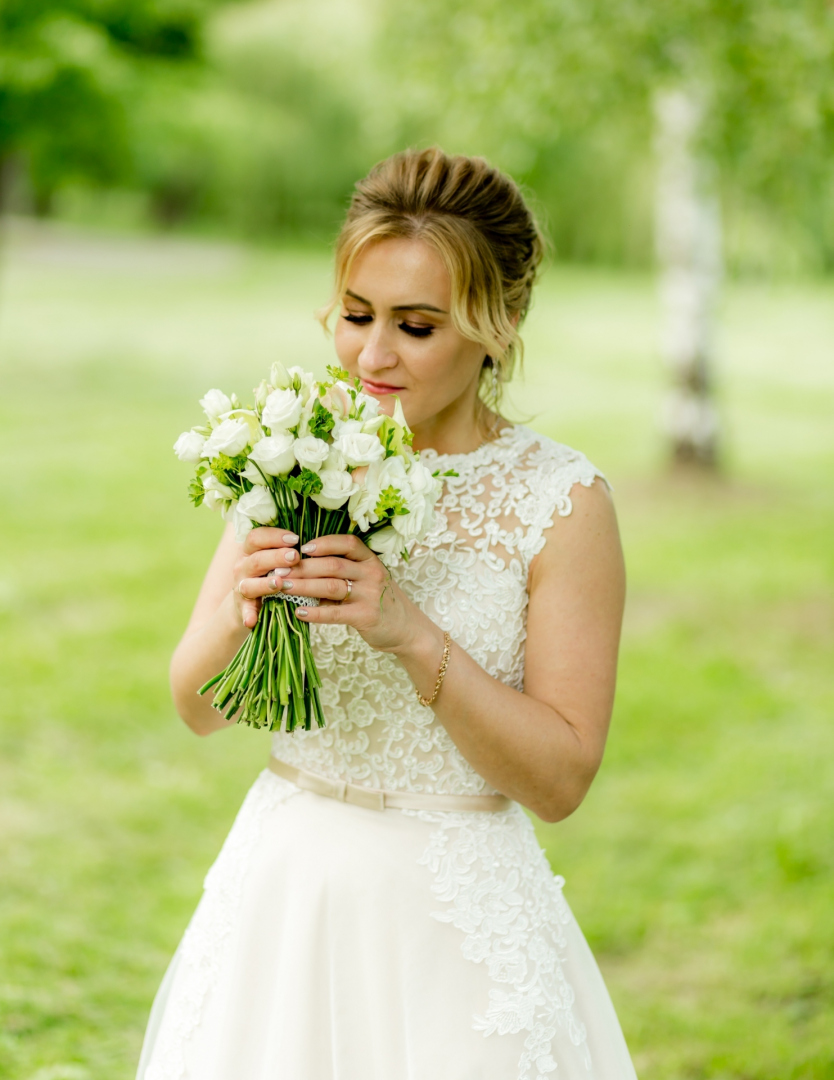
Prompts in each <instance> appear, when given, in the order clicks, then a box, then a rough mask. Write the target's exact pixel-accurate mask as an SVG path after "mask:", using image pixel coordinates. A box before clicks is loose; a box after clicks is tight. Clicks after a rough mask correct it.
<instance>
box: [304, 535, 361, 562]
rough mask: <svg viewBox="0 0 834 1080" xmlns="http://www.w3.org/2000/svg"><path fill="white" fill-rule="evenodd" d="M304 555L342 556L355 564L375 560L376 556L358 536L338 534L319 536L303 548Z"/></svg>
mask: <svg viewBox="0 0 834 1080" xmlns="http://www.w3.org/2000/svg"><path fill="white" fill-rule="evenodd" d="M301 551H302V554H304V555H315V556H316V558H320V557H321V556H322V555H341V556H342V557H343V558H345V559H351V560H352V561H353V562H364V561H365V560H366V559H375V558H376V555H374V553H373V552H372V551H371V549H370V548H369V547H368V546H367V545H366V544H364V543H363V542H362V541H361V540H360V539H359V537H358V536H353V535H352V534H351V533H337V534H335V535H333V536H317V537H316V538H315V540H311V541H310V543H309V544H304V545H303V547H302V548H301Z"/></svg>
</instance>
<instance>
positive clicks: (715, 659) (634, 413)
mask: <svg viewBox="0 0 834 1080" xmlns="http://www.w3.org/2000/svg"><path fill="white" fill-rule="evenodd" d="M59 255H60V260H59V259H58V258H57V256H59ZM67 266H70V267H72V273H71V274H69V273H67V269H66V268H67ZM328 276H329V265H328V262H327V260H326V259H325V257H324V256H323V255H322V256H321V257H319V256H313V255H310V254H305V255H299V254H298V253H292V252H287V253H282V254H270V253H265V252H263V251H260V252H257V253H249V254H247V253H245V252H240V251H236V250H234V249H229V248H215V247H211V246H196V245H195V246H193V247H191V248H188V247H185V246H184V245H183V243H182V242H181V241H178V242H176V243H174V242H171V243H166V244H164V245H157V246H155V247H154V246H152V245H150V244H149V243H148V242H147V241H144V240H138V241H136V242H135V243H134V244H129V245H125V243H124V242H117V241H115V240H114V241H112V242H105V241H104V240H101V239H99V240H96V239H94V238H92V237H87V236H75V237H72V236H70V237H66V236H65V235H63V234H61V233H58V234H57V235H56V236H55V237H54V238H52V239H50V237H49V236H48V235H46V236H44V235H43V234H39V236H38V241H37V243H36V244H33V245H32V246H31V247H27V248H26V249H25V250H24V251H22V252H21V253H20V257H17V255H16V249H15V247H14V245H13V246H12V249H11V253H10V256H9V264H8V266H7V273H6V278H5V317H4V320H3V322H2V324H1V325H0V334H2V339H0V355H2V357H3V366H2V368H1V369H0V380H2V385H3V390H4V392H3V394H2V397H0V409H1V410H2V416H0V419H1V420H2V425H0V432H2V434H1V435H0V439H2V442H3V448H4V450H5V452H6V454H7V456H8V455H9V454H17V455H18V460H19V465H18V466H17V467H16V472H15V484H14V489H13V491H12V490H11V489H10V490H9V492H8V493H7V499H6V502H5V504H4V514H3V519H2V530H0V545H2V552H3V565H4V567H5V570H4V571H3V574H2V577H0V636H2V655H3V658H4V682H3V719H2V726H0V793H1V794H0V860H1V861H2V865H3V890H2V893H0V953H2V955H1V956H0V965H2V969H3V987H2V991H0V1011H2V1020H0V1033H2V1034H0V1060H2V1062H3V1065H2V1071H3V1074H4V1076H6V1077H8V1080H30V1078H32V1077H33V1076H37V1075H42V1076H46V1075H49V1076H52V1077H55V1078H58V1077H67V1080H69V1077H76V1078H80V1077H82V1076H83V1077H85V1078H86V1080H118V1078H120V1077H123V1078H124V1080H128V1078H130V1077H132V1076H133V1074H134V1070H135V1064H136V1059H137V1056H138V1049H139V1043H140V1040H141V1034H142V1030H143V1027H144V1024H145V1021H146V1018H147V1011H148V1008H149V1005H150V1001H151V998H152V995H153V993H154V991H155V990H156V987H157V986H158V984H159V980H160V978H161V976H162V973H163V971H164V968H165V965H166V963H167V961H168V959H169V958H170V956H171V953H172V951H173V949H174V947H175V946H176V943H177V941H178V939H179V936H180V935H181V933H182V931H183V929H184V927H185V925H186V923H187V920H188V918H189V917H190V914H191V912H192V911H193V908H194V906H195V903H196V901H197V899H198V897H199V894H200V888H201V882H202V879H203V876H204V874H205V872H206V869H207V868H208V866H209V865H210V863H211V861H212V859H213V858H214V857H215V855H216V853H217V851H218V849H219V846H220V844H221V843H222V840H223V838H224V836H225V835H226V833H227V831H228V829H229V826H230V823H231V821H232V819H233V817H234V814H235V812H236V810H237V807H238V806H239V805H240V802H241V800H242V798H243V795H244V793H245V791H246V789H247V787H248V786H249V785H250V783H251V782H252V779H253V777H254V776H255V775H256V774H257V772H258V771H259V770H260V769H261V768H262V767H263V764H264V762H265V760H266V756H267V754H268V743H267V741H266V740H265V739H263V738H261V737H259V736H258V735H257V734H256V733H254V732H251V731H245V730H232V731H228V732H225V733H222V734H218V735H215V736H212V737H211V738H209V739H204V740H201V739H197V738H195V737H194V736H193V735H192V734H191V733H190V732H188V731H187V730H186V729H185V727H184V725H182V724H181V723H180V722H179V721H178V720H177V718H176V717H175V715H174V713H173V709H172V706H171V703H170V699H169V694H168V687H167V665H168V658H169V656H170V652H171V649H172V647H173V645H174V643H175V641H176V639H177V638H178V636H179V634H180V632H181V629H182V628H183V626H184V625H185V622H186V620H187V618H188V614H189V611H190V609H191V605H192V603H193V600H194V597H195V595H196V591H197V589H198V587H199V583H200V580H201V578H202V575H203V572H204V569H205V566H206V565H207V563H208V560H209V559H210V557H211V554H212V551H213V549H214V546H215V544H216V542H217V537H218V533H217V523H216V521H215V520H214V519H213V518H211V516H209V515H205V516H203V515H200V514H194V513H193V511H192V510H191V508H190V507H189V506H187V505H186V504H185V502H184V500H183V498H182V491H181V487H182V475H181V466H180V465H179V464H178V463H177V462H176V461H175V460H174V459H173V455H172V454H171V450H170V446H171V442H172V441H173V437H174V435H175V434H176V433H177V432H178V431H180V430H181V429H182V428H183V427H184V426H185V425H186V424H187V422H188V421H189V419H190V418H191V417H192V415H193V399H194V398H195V396H197V394H198V393H200V392H201V391H202V390H203V389H204V387H205V385H206V383H207V381H208V382H212V383H216V384H220V385H222V384H224V382H231V381H234V382H235V383H242V384H243V385H247V384H248V383H251V384H253V385H254V382H255V381H256V380H257V378H258V376H259V374H260V373H261V371H262V369H263V368H264V367H265V366H266V365H267V364H268V359H267V358H268V357H269V358H271V357H274V356H275V355H281V356H283V357H284V359H289V358H292V359H301V358H304V359H305V360H309V359H311V358H312V359H314V360H315V362H316V364H317V365H318V370H321V371H323V370H324V365H325V364H326V363H327V362H328V361H329V359H330V357H331V356H332V345H331V344H330V343H329V342H327V341H326V340H325V339H323V338H322V336H321V334H320V330H319V328H318V326H317V324H316V323H315V322H314V320H313V319H312V317H311V316H309V315H307V314H305V317H304V318H302V317H301V315H300V314H299V313H300V312H303V313H308V312H311V311H312V310H313V309H314V308H315V307H316V306H317V304H318V303H320V301H321V299H322V297H323V296H324V295H326V290H327V282H328ZM831 299H832V298H831V286H830V285H803V286H802V287H797V286H794V287H786V286H781V287H778V288H777V287H774V286H764V285H753V284H750V285H746V286H739V285H731V286H730V287H729V288H728V292H727V300H726V331H725V338H724V352H725V354H726V363H725V365H724V376H723V380H722V394H723V398H724V400H725V402H726V403H727V404H728V405H731V406H732V410H733V415H734V425H733V429H734V430H733V444H732V447H731V448H730V452H731V453H732V455H733V457H734V459H735V462H734V476H735V477H736V479H735V480H734V481H733V482H732V483H730V482H726V481H725V482H720V481H719V482H715V483H713V482H709V483H698V484H695V483H693V484H692V485H690V486H687V485H683V486H681V485H679V484H678V485H674V486H672V485H670V484H668V483H666V482H665V481H664V480H663V479H662V478H661V477H658V475H657V471H656V456H655V454H656V443H655V441H654V436H653V434H652V433H653V430H654V415H655V409H656V391H655V382H656V379H655V370H654V362H653V360H652V342H653V338H654V307H655V300H654V294H653V289H652V286H651V283H650V282H649V281H648V280H646V279H644V278H642V277H634V276H627V275H623V274H603V273H600V272H591V271H578V270H576V269H572V270H561V271H558V272H551V274H550V275H549V276H548V277H547V278H546V279H545V281H544V283H543V289H542V293H541V295H540V297H539V299H538V302H537V304H536V307H535V308H534V311H533V312H532V314H531V317H530V321H529V324H528V326H527V329H526V332H525V338H526V341H527V346H528V348H527V373H528V374H527V377H528V387H527V390H526V391H520V392H518V394H517V395H516V396H517V398H518V400H519V402H520V406H521V408H527V409H530V410H532V409H534V408H535V409H536V410H538V414H537V416H536V418H535V419H534V423H535V425H536V426H537V427H539V428H541V429H542V430H545V431H547V432H548V433H550V434H552V435H554V436H556V437H557V438H561V439H563V440H564V441H567V442H570V443H573V444H575V445H578V446H580V447H581V448H582V449H583V450H585V451H586V452H587V453H588V454H589V455H590V456H591V457H592V459H593V460H595V461H596V463H597V464H599V465H600V466H601V467H602V468H604V469H605V470H606V471H607V473H608V475H609V476H610V478H611V480H612V481H613V483H614V487H615V499H616V502H617V505H618V509H619V514H620V519H621V524H622V530H623V538H624V544H625V548H626V556H627V561H628V566H629V575H630V593H629V601H628V611H627V622H626V634H625V640H624V647H623V655H622V664H621V673H620V685H619V691H618V694H619V696H618V705H617V712H616V715H615V718H614V723H613V727H612V732H611V737H610V740H609V746H608V751H607V755H606V760H605V762H604V764H603V767H602V770H601V772H600V775H599V776H598V777H597V779H596V781H595V783H594V785H593V787H592V790H591V794H590V796H589V798H588V800H587V801H586V803H585V804H584V805H583V807H582V808H581V809H580V810H579V811H578V812H577V814H576V815H574V816H573V817H572V818H571V819H569V820H568V821H567V822H564V823H561V824H559V825H555V826H543V827H542V829H541V833H540V836H541V840H542V842H543V843H544V844H545V845H546V847H547V850H548V853H549V855H550V858H551V860H552V862H553V865H554V868H555V869H556V870H557V871H558V872H559V873H562V874H564V875H565V876H566V878H567V896H568V899H569V900H570V902H571V904H572V906H573V908H574V910H575V912H576V914H577V917H578V918H579V921H580V924H581V925H582V926H583V928H584V930H585V931H586V933H587V935H588V936H589V938H590V940H591V944H592V945H593V947H594V949H595V952H596V954H597V956H598V958H599V961H600V964H601V966H602V968H603V972H604V974H605V976H606V979H607V980H608V983H609V986H610V988H611V991H612V994H613V997H614V1001H615V1004H616V1006H617V1008H618V1010H619V1012H620V1015H621V1017H622V1020H623V1023H624V1026H625V1030H626V1034H627V1036H628V1039H629V1042H630V1044H631V1047H632V1049H633V1051H634V1054H635V1058H636V1062H637V1066H638V1072H639V1075H640V1076H641V1077H642V1078H643V1080H661V1078H662V1080H691V1078H692V1077H703V1078H705V1080H742V1078H743V1080H772V1078H773V1077H780V1078H782V1077H786V1078H787V1077H793V1078H794V1080H816V1078H822V1077H826V1076H829V1075H830V1070H831V1061H832V1055H831V1025H832V1022H834V984H832V971H834V936H833V935H832V920H831V894H832V883H834V849H832V837H834V820H832V807H834V797H832V796H833V795H834V772H832V761H834V754H832V750H834V747H832V728H831V721H830V718H831V714H832V709H834V698H832V687H831V680H830V658H831V652H832V648H833V647H834V624H832V619H831V612H832V610H834V605H832V598H833V597H832V593H834V566H832V549H831V542H830V538H831V535H832V530H834V515H832V508H831V500H830V488H831V477H832V471H833V470H834V451H833V450H832V446H831V431H830V417H831V413H832V408H834V381H832V370H831V365H830V362H829V352H830V347H829V342H830V340H831V335H832V332H834V325H832V311H834V305H832V303H831ZM149 312H152V313H153V318H149V317H148V313H149ZM786 356H790V363H788V364H786V363H785V357H786ZM21 447H25V452H24V453H23V454H20V449H21ZM126 448H127V451H128V452H126ZM79 462H82V463H83V468H80V467H79ZM160 478H162V479H160ZM166 478H167V479H166Z"/></svg>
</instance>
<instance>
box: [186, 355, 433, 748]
mask: <svg viewBox="0 0 834 1080" xmlns="http://www.w3.org/2000/svg"><path fill="white" fill-rule="evenodd" d="M327 371H328V375H329V378H328V379H325V380H323V381H317V380H316V379H314V377H313V375H312V374H311V373H310V372H307V371H303V370H302V369H301V368H298V367H291V368H289V369H286V368H285V367H284V366H283V365H282V364H280V363H275V364H273V365H272V370H271V372H270V376H269V379H268V380H266V379H265V380H264V381H263V382H262V383H261V384H260V386H258V387H257V388H256V390H255V391H254V393H255V404H254V406H253V407H251V408H245V407H244V406H243V405H242V404H241V402H240V401H239V400H238V398H237V397H236V396H235V395H234V394H233V395H232V396H231V397H227V396H226V394H224V393H223V392H222V391H220V390H209V392H208V393H207V394H206V396H205V397H204V398H202V400H201V401H200V404H201V405H202V407H203V411H204V412H205V414H206V423H205V424H203V425H201V426H200V427H195V428H192V429H191V431H186V432H183V434H182V435H180V437H179V438H178V439H177V441H176V443H175V444H174V451H175V453H176V455H177V457H179V458H180V460H181V461H187V462H191V463H193V464H195V465H196V466H197V469H196V475H195V476H194V478H193V479H192V481H191V484H190V487H189V495H190V497H191V500H192V502H193V503H194V505H195V506H200V505H201V504H205V505H206V506H209V507H211V508H212V509H214V510H219V511H220V513H221V514H222V515H223V517H224V519H225V520H226V521H231V522H232V523H233V525H234V530H235V536H236V537H237V540H238V542H240V543H242V542H243V540H244V539H245V537H246V534H247V533H248V532H249V530H250V529H252V528H254V527H255V526H256V525H274V526H277V527H278V528H280V529H285V530H287V531H289V532H293V533H295V534H296V535H297V536H298V537H299V538H300V539H299V543H300V544H306V543H308V542H309V541H310V540H312V539H313V538H314V537H317V536H325V535H328V534H332V533H345V532H355V533H357V534H358V535H359V536H360V537H361V538H362V539H363V540H365V541H366V542H367V544H368V546H369V547H370V548H371V549H372V550H373V551H376V552H377V553H378V554H379V555H380V557H381V558H382V559H383V560H385V559H386V558H387V557H389V556H393V555H400V556H402V557H407V551H406V548H407V545H408V544H409V543H410V542H411V541H414V540H420V539H422V538H423V537H424V536H425V535H426V533H427V532H428V530H429V527H430V526H431V523H432V520H433V517H434V505H435V503H436V501H437V498H438V495H439V494H440V481H439V480H438V479H437V476H436V474H432V473H431V472H429V470H428V469H427V468H426V467H425V466H424V465H421V464H420V461H419V459H418V454H417V453H416V452H415V451H414V450H412V448H411V443H412V434H411V432H410V431H409V429H408V425H407V424H406V422H405V417H404V416H403V413H402V408H401V406H400V403H399V400H397V402H396V406H395V410H394V415H393V417H389V416H386V415H385V414H384V413H381V412H380V411H379V402H378V401H377V400H376V398H373V397H370V396H369V395H367V394H364V393H362V389H361V383H360V382H359V380H358V379H355V380H351V378H350V375H349V374H348V372H347V371H344V370H342V369H340V368H335V367H330V368H328V369H327ZM288 602H291V603H294V604H297V603H302V604H317V603H318V601H316V600H310V599H307V598H304V597H295V596H288V595H286V594H278V595H275V596H269V597H264V598H263V602H262V604H261V610H260V615H259V618H258V622H257V624H256V626H255V627H254V628H253V629H252V631H251V632H250V634H249V636H248V637H247V639H246V641H245V642H244V643H243V645H242V646H241V647H240V650H239V651H238V653H237V655H236V656H235V658H234V659H233V660H232V662H231V663H230V664H229V666H228V667H227V668H226V669H225V670H224V671H221V672H220V673H219V674H218V675H215V677H214V678H213V679H210V680H209V681H208V682H207V683H206V684H205V686H203V687H201V689H200V691H199V692H200V693H201V694H205V693H206V692H207V691H209V690H213V691H214V696H213V702H212V704H213V705H214V707H215V708H216V709H218V710H219V711H220V712H222V713H223V715H224V716H225V717H226V718H227V719H231V718H232V716H234V714H235V713H239V715H238V717H237V719H238V722H239V723H243V724H250V725H252V726H253V727H267V728H269V729H271V730H280V729H281V727H282V726H285V727H286V730H287V731H293V730H294V729H295V728H296V727H297V726H303V727H304V728H306V729H307V730H309V729H310V728H311V727H312V721H313V720H314V719H315V721H316V723H317V724H318V726H319V727H324V714H323V712H322V707H321V701H320V698H319V687H320V686H321V680H320V678H319V674H318V671H317V670H316V664H315V661H314V659H313V654H312V652H311V650H310V628H309V626H308V625H307V624H306V623H304V622H302V621H301V620H299V619H295V618H293V617H292V610H293V609H292V608H291V607H288Z"/></svg>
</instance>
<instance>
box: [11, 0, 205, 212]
mask: <svg viewBox="0 0 834 1080" xmlns="http://www.w3.org/2000/svg"><path fill="white" fill-rule="evenodd" d="M201 15H202V13H201V8H200V7H199V6H197V5H196V4H195V3H191V2H189V0H156V2H154V0H3V2H2V6H0V210H2V209H3V208H4V206H5V205H6V204H7V201H8V194H9V186H10V182H11V180H12V175H13V172H14V170H15V168H18V169H19V168H24V169H25V170H26V172H27V174H28V180H29V184H30V187H31V189H32V194H33V198H34V202H35V208H36V210H38V211H39V212H42V213H44V212H47V211H48V210H49V207H50V203H51V201H52V197H53V194H54V192H55V190H56V189H57V187H58V186H59V185H60V184H61V183H62V182H64V181H65V180H67V179H77V178H83V179H86V180H92V181H95V182H112V181H113V180H115V179H117V178H118V177H119V176H120V175H122V174H123V173H124V172H125V170H126V169H127V168H128V165H129V158H130V147H129V139H128V134H127V132H128V128H127V124H126V110H127V107H128V100H129V94H130V87H131V83H132V80H133V79H134V78H135V77H136V74H137V73H138V72H139V71H141V70H142V65H144V64H147V63H148V62H150V61H151V60H152V59H156V60H168V61H182V60H191V59H194V58H195V57H196V55H197V53H198V49H199V31H200V20H201Z"/></svg>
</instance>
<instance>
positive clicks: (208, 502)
mask: <svg viewBox="0 0 834 1080" xmlns="http://www.w3.org/2000/svg"><path fill="white" fill-rule="evenodd" d="M203 491H204V492H205V494H204V495H203V505H204V506H207V507H208V508H209V510H218V509H219V510H223V509H225V507H226V505H227V504H228V503H229V502H231V501H232V500H233V499H234V497H235V493H234V492H233V491H232V489H231V488H230V487H226V485H225V484H221V483H220V481H219V480H218V479H217V477H216V476H215V475H214V474H213V473H209V474H208V476H204V477H203Z"/></svg>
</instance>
